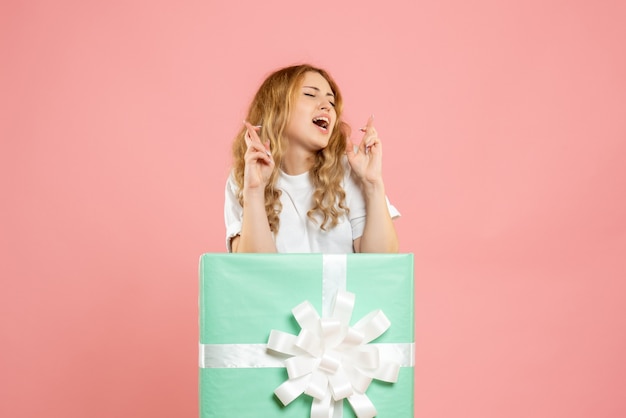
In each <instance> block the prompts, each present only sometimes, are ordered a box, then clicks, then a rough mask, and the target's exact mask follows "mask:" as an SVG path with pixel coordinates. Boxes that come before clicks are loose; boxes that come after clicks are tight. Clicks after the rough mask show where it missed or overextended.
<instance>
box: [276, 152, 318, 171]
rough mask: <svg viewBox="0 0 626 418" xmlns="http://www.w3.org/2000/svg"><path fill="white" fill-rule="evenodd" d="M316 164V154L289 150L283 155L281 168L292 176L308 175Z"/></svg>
mask: <svg viewBox="0 0 626 418" xmlns="http://www.w3.org/2000/svg"><path fill="white" fill-rule="evenodd" d="M314 163H315V154H311V153H310V152H307V151H304V150H294V149H292V150H289V149H287V151H286V152H285V154H284V155H283V158H282V161H281V165H280V168H281V169H282V170H283V171H284V172H285V173H286V174H289V175H290V176H297V175H298V174H302V173H306V172H307V171H309V170H310V169H311V167H313V164H314Z"/></svg>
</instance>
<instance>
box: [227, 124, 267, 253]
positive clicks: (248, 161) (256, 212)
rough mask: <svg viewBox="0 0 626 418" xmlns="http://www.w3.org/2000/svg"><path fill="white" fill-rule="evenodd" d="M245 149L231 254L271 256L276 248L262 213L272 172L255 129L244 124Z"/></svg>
mask: <svg viewBox="0 0 626 418" xmlns="http://www.w3.org/2000/svg"><path fill="white" fill-rule="evenodd" d="M245 125H246V128H247V132H246V136H245V140H246V144H247V145H248V149H247V150H246V154H245V155H244V159H245V169H244V180H243V215H242V221H241V232H240V233H239V236H236V237H234V238H233V239H232V241H231V245H232V250H233V252H234V253H275V252H276V245H275V244H274V238H273V235H272V231H271V230H270V224H269V221H268V220H267V214H266V213H265V186H266V185H267V182H268V181H269V178H270V175H271V174H272V171H273V170H274V160H273V159H272V155H271V153H270V152H269V149H268V148H269V144H268V146H264V145H263V144H262V143H261V139H260V138H259V136H258V134H257V132H256V129H255V127H253V126H252V125H250V124H249V123H248V122H245Z"/></svg>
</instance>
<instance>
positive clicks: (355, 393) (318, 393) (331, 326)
mask: <svg viewBox="0 0 626 418" xmlns="http://www.w3.org/2000/svg"><path fill="white" fill-rule="evenodd" d="M354 300H355V296H354V294H353V293H350V292H345V291H341V290H340V291H338V292H337V295H336V298H335V301H334V305H333V307H332V310H331V312H332V314H331V316H330V317H328V318H320V316H319V315H318V313H317V311H316V310H315V308H314V307H313V306H312V305H311V303H309V301H304V302H302V303H301V304H300V305H298V306H296V307H295V308H293V309H292V312H293V316H294V317H295V319H296V321H297V322H298V324H299V325H300V327H301V330H300V333H299V334H298V335H297V336H296V335H293V334H289V333H286V332H282V331H276V330H272V331H271V332H270V336H269V340H268V342H267V349H268V350H273V351H275V352H278V353H282V354H286V355H288V356H291V357H289V358H287V359H286V360H285V362H284V363H285V367H286V368H287V374H288V376H289V379H288V380H287V381H285V382H284V383H283V384H281V385H280V386H279V387H278V388H276V390H275V391H274V393H275V394H276V396H277V397H278V399H280V401H281V402H282V403H283V405H288V404H289V403H290V402H291V401H293V400H294V399H296V398H297V397H298V396H300V395H301V394H302V393H305V394H307V395H310V396H312V397H313V404H312V406H311V418H331V417H333V416H334V415H333V414H334V412H335V411H334V409H335V407H338V408H342V404H343V402H342V400H343V399H348V402H349V403H350V405H351V406H352V409H353V410H354V412H355V414H356V416H357V417H358V418H372V417H374V416H376V413H377V412H376V408H375V407H374V404H373V403H372V401H371V400H370V399H369V397H368V396H367V395H366V394H365V391H366V390H367V388H368V387H369V385H370V383H371V382H372V379H378V380H383V381H385V382H396V381H397V380H398V372H399V370H400V363H399V362H398V361H395V359H393V358H391V359H390V358H388V354H385V353H383V352H381V350H379V349H378V348H377V347H376V346H375V345H373V344H370V345H368V343H369V342H370V341H372V340H374V339H376V338H378V337H379V336H380V335H382V334H383V333H384V332H385V331H386V330H387V329H388V328H389V326H390V325H391V322H390V321H389V319H387V317H386V316H385V314H384V313H383V312H382V311H381V310H375V311H373V312H370V313H369V314H367V315H366V316H364V317H363V318H362V319H361V320H359V321H358V322H357V323H356V324H354V326H352V327H350V318H351V317H352V310H353V308H354ZM337 402H338V403H337ZM335 403H337V405H335Z"/></svg>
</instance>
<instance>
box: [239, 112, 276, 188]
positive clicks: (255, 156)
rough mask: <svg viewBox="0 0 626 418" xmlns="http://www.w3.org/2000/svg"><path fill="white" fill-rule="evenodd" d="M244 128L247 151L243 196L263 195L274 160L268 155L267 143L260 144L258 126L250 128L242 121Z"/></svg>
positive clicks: (249, 125)
mask: <svg viewBox="0 0 626 418" xmlns="http://www.w3.org/2000/svg"><path fill="white" fill-rule="evenodd" d="M244 125H245V126H246V133H245V137H244V139H245V141H246V145H247V146H248V149H247V150H246V153H245V155H244V161H245V164H246V165H245V170H244V175H243V188H244V194H245V193H246V192H260V193H262V195H264V194H265V186H266V185H267V182H268V181H269V179H270V176H271V174H272V172H273V171H274V159H273V158H272V154H271V153H270V144H269V141H268V142H267V143H265V144H262V143H261V138H259V134H258V132H257V131H258V130H259V129H261V127H260V126H252V125H251V124H250V123H249V122H247V121H244Z"/></svg>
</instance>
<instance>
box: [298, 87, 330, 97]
mask: <svg viewBox="0 0 626 418" xmlns="http://www.w3.org/2000/svg"><path fill="white" fill-rule="evenodd" d="M302 88H306V89H313V90H317V91H321V90H320V89H319V88H317V87H314V86H302ZM326 95H327V96H331V97H335V95H334V94H332V93H326Z"/></svg>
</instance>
